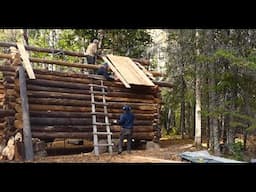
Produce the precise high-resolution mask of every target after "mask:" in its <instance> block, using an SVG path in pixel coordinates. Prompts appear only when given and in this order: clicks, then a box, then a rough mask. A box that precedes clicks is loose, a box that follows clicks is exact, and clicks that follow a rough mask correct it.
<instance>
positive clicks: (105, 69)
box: [97, 63, 114, 81]
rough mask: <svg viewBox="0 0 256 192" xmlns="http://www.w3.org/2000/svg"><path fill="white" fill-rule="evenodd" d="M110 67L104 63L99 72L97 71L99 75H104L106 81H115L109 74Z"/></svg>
mask: <svg viewBox="0 0 256 192" xmlns="http://www.w3.org/2000/svg"><path fill="white" fill-rule="evenodd" d="M108 70H109V66H108V64H107V63H104V64H103V65H102V66H101V67H100V68H99V69H98V70H97V75H103V76H104V77H105V78H106V80H110V81H111V80H114V78H112V77H111V76H110V73H109V71H108Z"/></svg>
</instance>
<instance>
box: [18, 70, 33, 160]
mask: <svg viewBox="0 0 256 192" xmlns="http://www.w3.org/2000/svg"><path fill="white" fill-rule="evenodd" d="M18 70H19V85H20V97H21V106H22V120H23V137H24V146H25V160H33V159H34V153H33V146H32V135H31V128H30V119H29V108H28V97H27V86H26V78H25V71H24V67H23V66H20V67H19V69H18Z"/></svg>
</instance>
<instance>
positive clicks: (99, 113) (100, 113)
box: [91, 112, 110, 116]
mask: <svg viewBox="0 0 256 192" xmlns="http://www.w3.org/2000/svg"><path fill="white" fill-rule="evenodd" d="M91 114H92V115H103V116H109V115H110V114H108V113H103V112H91Z"/></svg>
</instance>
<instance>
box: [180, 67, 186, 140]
mask: <svg viewBox="0 0 256 192" xmlns="http://www.w3.org/2000/svg"><path fill="white" fill-rule="evenodd" d="M182 66H183V67H182V68H184V64H182ZM181 78H182V79H181V82H182V85H181V106H180V131H181V138H182V139H184V132H185V81H184V78H183V76H182V77H181Z"/></svg>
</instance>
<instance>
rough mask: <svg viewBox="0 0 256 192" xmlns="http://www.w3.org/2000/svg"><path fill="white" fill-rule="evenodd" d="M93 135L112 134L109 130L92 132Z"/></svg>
mask: <svg viewBox="0 0 256 192" xmlns="http://www.w3.org/2000/svg"><path fill="white" fill-rule="evenodd" d="M93 134H94V135H112V133H111V132H94V133H93Z"/></svg>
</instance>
